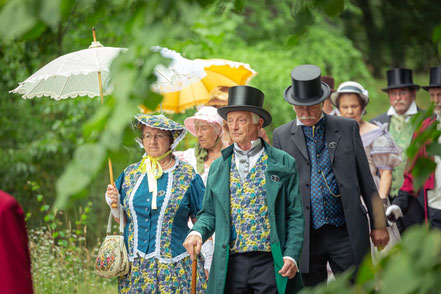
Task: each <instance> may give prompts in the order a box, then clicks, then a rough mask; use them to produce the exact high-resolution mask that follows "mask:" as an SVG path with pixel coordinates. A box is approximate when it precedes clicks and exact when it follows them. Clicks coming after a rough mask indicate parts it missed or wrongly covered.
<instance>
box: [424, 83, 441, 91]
mask: <svg viewBox="0 0 441 294" xmlns="http://www.w3.org/2000/svg"><path fill="white" fill-rule="evenodd" d="M421 88H423V89H424V90H426V91H429V89H432V88H441V84H430V85H428V86H422V87H421Z"/></svg>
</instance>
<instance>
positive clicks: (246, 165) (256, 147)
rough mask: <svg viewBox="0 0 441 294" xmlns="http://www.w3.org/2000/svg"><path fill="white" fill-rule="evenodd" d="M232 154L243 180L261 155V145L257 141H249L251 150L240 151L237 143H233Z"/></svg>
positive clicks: (260, 142) (259, 141) (258, 140)
mask: <svg viewBox="0 0 441 294" xmlns="http://www.w3.org/2000/svg"><path fill="white" fill-rule="evenodd" d="M233 152H234V155H235V159H236V160H235V162H236V167H237V170H238V171H239V175H240V177H241V178H242V180H245V178H246V177H247V175H248V173H249V172H250V170H251V169H252V168H253V166H254V165H255V164H256V162H257V160H258V159H259V157H260V156H261V155H262V153H263V144H262V141H261V140H260V138H259V139H257V140H255V141H251V148H250V149H249V150H246V151H245V150H242V148H240V147H239V145H238V144H237V143H234V148H233Z"/></svg>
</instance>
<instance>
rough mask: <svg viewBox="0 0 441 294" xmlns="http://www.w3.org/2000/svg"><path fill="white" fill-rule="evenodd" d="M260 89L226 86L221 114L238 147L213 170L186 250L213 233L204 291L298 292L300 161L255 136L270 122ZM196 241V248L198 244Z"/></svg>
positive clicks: (226, 152)
mask: <svg viewBox="0 0 441 294" xmlns="http://www.w3.org/2000/svg"><path fill="white" fill-rule="evenodd" d="M263 101H264V95H263V93H262V92H261V91H259V90H258V89H256V88H253V87H248V86H237V87H232V88H230V89H229V96H228V106H225V107H222V108H220V109H218V113H219V115H220V116H221V117H223V118H224V119H225V120H226V121H227V124H228V128H229V130H230V136H231V138H232V140H233V142H234V143H233V144H232V145H230V146H229V147H227V148H225V149H224V150H222V156H221V157H220V158H218V159H217V160H215V161H214V162H213V163H212V165H211V167H210V172H209V175H208V180H207V186H206V191H205V195H204V200H203V208H202V210H201V211H200V213H199V214H198V215H197V219H198V220H197V222H196V224H195V225H194V227H193V229H192V231H191V232H190V233H189V235H188V237H187V239H186V241H185V243H184V247H185V248H186V249H187V251H188V253H189V254H190V255H191V256H192V257H193V256H194V254H195V253H198V252H199V251H200V248H201V245H202V244H203V242H205V240H206V239H207V238H209V237H210V236H211V235H212V234H213V232H216V240H215V246H214V247H215V249H214V257H213V263H212V266H211V270H210V277H209V281H208V288H207V293H296V292H297V291H298V290H300V289H301V288H302V287H303V284H302V279H301V277H300V275H299V274H297V262H298V261H299V259H300V253H301V249H302V243H303V229H304V217H303V211H302V203H301V197H300V192H299V180H298V179H299V176H298V172H297V167H296V162H295V160H294V159H293V158H292V157H291V156H290V155H289V154H287V153H286V152H284V151H281V150H279V149H276V148H274V147H272V146H270V145H269V144H267V143H266V142H265V141H264V140H262V138H259V137H258V133H259V130H260V129H261V128H262V127H266V126H268V125H269V124H270V123H271V120H272V119H271V115H270V114H269V113H268V112H267V111H266V110H265V109H263V108H262V106H263ZM195 246H196V248H194V247H195Z"/></svg>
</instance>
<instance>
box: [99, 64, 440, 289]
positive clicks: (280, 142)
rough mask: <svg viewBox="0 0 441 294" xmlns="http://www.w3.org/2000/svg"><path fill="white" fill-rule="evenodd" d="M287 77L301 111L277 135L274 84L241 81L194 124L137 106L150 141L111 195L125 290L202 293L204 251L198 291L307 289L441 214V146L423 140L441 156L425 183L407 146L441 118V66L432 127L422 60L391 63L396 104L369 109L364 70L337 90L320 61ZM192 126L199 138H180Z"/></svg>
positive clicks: (375, 256)
mask: <svg viewBox="0 0 441 294" xmlns="http://www.w3.org/2000/svg"><path fill="white" fill-rule="evenodd" d="M287 86H288V87H287V88H286V90H285V91H284V93H283V97H284V99H285V101H286V103H288V104H290V105H292V107H293V110H294V112H293V117H294V114H295V118H294V119H293V120H292V121H290V122H288V123H286V124H284V125H282V126H278V127H277V128H276V129H275V131H274V133H273V136H272V139H273V143H272V144H271V143H270V140H269V138H268V136H267V134H266V132H265V131H264V128H265V127H266V126H268V125H270V124H271V123H272V114H271V112H270V111H268V110H266V109H264V108H263V105H264V99H265V95H264V93H262V91H260V90H259V89H257V88H254V87H250V86H236V87H231V88H229V89H228V94H226V92H224V94H225V95H223V96H222V97H223V98H222V99H218V101H217V104H216V105H215V106H216V107H217V108H216V107H212V106H204V107H201V108H200V109H199V110H198V111H197V112H196V113H195V115H194V116H191V117H189V118H187V119H186V120H185V121H184V125H181V124H179V123H177V122H175V121H172V120H171V119H169V118H167V117H165V116H164V115H147V114H138V115H136V116H135V122H136V129H137V130H138V132H139V138H138V142H139V143H140V144H141V146H142V147H143V148H144V151H145V154H144V156H143V157H142V159H141V160H140V161H139V162H137V163H134V164H132V165H130V166H128V167H127V168H126V169H125V170H124V171H123V172H122V173H121V175H120V176H119V178H118V179H117V181H116V183H115V185H109V186H108V187H107V191H106V196H105V198H106V202H107V203H108V205H109V207H110V208H111V209H112V213H113V217H114V219H115V220H116V221H118V222H119V221H120V219H121V218H125V220H126V221H125V223H126V226H125V230H124V237H125V243H126V247H127V250H128V255H129V260H130V262H131V270H130V272H129V274H127V275H125V276H123V277H120V278H119V292H120V293H135V292H136V293H189V292H190V284H191V271H192V268H191V263H192V260H194V259H195V258H196V257H198V258H197V260H198V267H197V268H198V273H197V274H198V282H197V292H198V293H205V292H206V293H297V292H298V291H299V290H300V289H302V288H303V287H310V286H315V285H317V284H319V283H322V282H325V281H326V280H327V279H328V276H329V274H330V273H332V274H334V275H338V274H339V273H342V272H344V271H346V270H348V269H350V268H355V269H358V267H359V266H360V264H361V262H362V260H363V258H364V257H365V255H366V254H368V253H371V254H372V261H373V262H374V263H375V262H377V261H378V260H379V259H380V258H381V256H382V255H384V254H385V253H387V252H388V251H389V250H390V249H391V248H392V247H393V246H394V245H395V244H397V243H398V242H400V241H401V234H402V233H403V232H404V231H405V230H406V229H407V228H409V227H410V226H412V225H414V224H419V223H424V222H426V223H427V224H428V225H429V227H430V228H438V229H439V228H441V159H440V157H439V156H434V157H431V156H430V155H428V152H427V150H425V149H423V150H421V151H420V152H419V153H418V156H422V157H426V158H432V159H433V160H434V162H435V163H436V166H437V167H436V170H435V171H434V172H433V173H432V174H431V175H430V177H429V178H428V179H427V181H426V182H425V183H424V187H423V188H422V189H421V190H416V189H414V185H413V177H412V174H411V171H412V167H413V163H414V162H415V161H412V162H410V161H409V160H408V158H407V156H406V152H405V151H406V149H407V147H408V146H409V145H410V144H411V142H412V140H413V139H415V138H417V137H418V136H419V135H420V133H421V132H424V129H427V128H428V127H429V126H431V125H432V124H433V123H434V122H435V121H438V120H440V119H441V67H433V68H431V70H430V83H429V85H427V86H424V87H423V89H424V90H426V91H428V92H429V94H430V99H431V101H432V102H433V103H434V115H433V116H431V117H430V118H428V119H427V120H426V121H424V122H423V128H422V130H421V131H420V133H414V132H413V127H412V124H411V118H412V116H414V115H416V114H417V113H419V112H421V111H422V110H421V109H420V108H418V107H417V105H416V103H415V97H416V93H417V91H418V90H419V89H420V86H419V85H417V84H415V83H414V82H413V78H412V71H411V70H409V69H404V68H394V69H390V70H388V71H387V87H385V88H384V89H383V91H384V92H386V93H387V95H388V96H389V101H390V108H389V109H388V110H387V112H385V113H382V114H381V115H379V116H378V117H376V118H374V119H372V120H371V121H369V122H368V121H367V120H365V119H363V116H364V114H365V110H366V106H367V105H368V104H369V93H368V91H367V90H366V89H365V87H364V86H363V85H362V84H361V83H359V82H356V81H346V82H344V83H341V84H340V85H339V86H338V87H337V90H335V89H334V79H333V78H332V77H329V76H322V75H321V69H320V68H319V67H317V66H315V65H300V66H297V67H296V68H294V69H293V70H292V72H291V84H290V85H287ZM218 98H219V97H218ZM219 101H220V103H219ZM213 105H214V104H213ZM187 130H188V131H189V132H190V133H191V134H192V135H193V136H195V137H196V138H197V143H196V145H195V146H194V147H193V148H190V149H187V150H185V151H176V150H175V148H176V147H177V145H178V144H179V142H180V141H181V140H182V139H183V138H184V136H185V135H186V133H187ZM112 203H113V204H114V203H117V204H118V205H112ZM114 206H117V207H114ZM120 206H122V208H123V210H122V211H123V212H124V213H123V215H121V214H120ZM112 207H113V208H112ZM356 273H357V270H356V271H355V272H354V274H353V276H352V281H354V279H355V275H356ZM337 278H338V276H337Z"/></svg>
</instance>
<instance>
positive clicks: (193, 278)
mask: <svg viewBox="0 0 441 294" xmlns="http://www.w3.org/2000/svg"><path fill="white" fill-rule="evenodd" d="M194 250H195V251H196V246H195V248H194ZM197 276H198V256H197V255H196V254H195V255H194V260H193V262H192V264H191V294H196V282H197Z"/></svg>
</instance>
